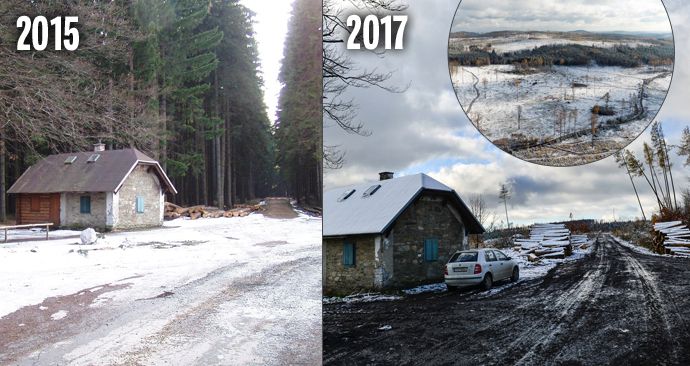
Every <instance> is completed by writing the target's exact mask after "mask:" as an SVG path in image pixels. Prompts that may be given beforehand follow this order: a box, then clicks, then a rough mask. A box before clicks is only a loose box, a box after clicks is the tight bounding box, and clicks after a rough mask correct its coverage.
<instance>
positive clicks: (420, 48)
mask: <svg viewBox="0 0 690 366" xmlns="http://www.w3.org/2000/svg"><path fill="white" fill-rule="evenodd" d="M466 1H467V0H466ZM408 3H409V4H410V7H409V9H408V11H407V13H408V14H409V17H410V21H409V25H408V29H407V31H406V40H405V47H406V49H405V50H404V51H401V52H388V53H387V54H386V55H385V57H383V58H379V57H376V56H374V55H370V54H367V53H365V52H350V53H349V55H351V56H352V58H353V60H355V61H357V62H358V63H359V64H360V65H361V66H362V67H366V68H369V69H373V68H377V69H378V70H379V71H382V72H383V71H389V70H390V71H395V74H394V77H393V78H392V79H391V80H390V83H391V84H392V85H398V86H404V85H407V84H408V83H409V84H410V87H409V89H408V90H407V91H406V92H405V93H401V94H392V93H387V92H385V91H382V90H380V89H375V88H371V89H353V90H350V91H349V92H348V93H349V96H350V97H352V98H353V99H354V101H355V102H356V103H357V104H358V105H359V110H358V114H359V120H361V121H362V122H364V123H365V124H366V126H367V127H368V128H369V129H370V130H371V132H372V135H371V136H369V137H361V136H356V135H348V134H346V133H344V132H343V131H342V130H340V129H339V128H338V127H334V126H332V124H330V123H328V121H325V127H324V143H325V144H326V145H340V146H341V148H342V149H343V150H345V151H346V154H347V155H346V157H345V158H346V163H345V164H346V165H345V166H344V167H343V168H342V169H339V170H326V171H325V179H324V184H325V186H326V189H333V188H335V187H339V186H343V185H347V184H354V183H361V182H367V181H372V180H376V179H378V175H377V172H380V171H388V170H390V171H394V172H396V175H397V176H400V175H406V174H413V173H420V172H421V173H428V174H430V175H431V176H432V177H435V178H437V179H439V180H440V181H442V182H444V183H446V184H447V185H449V186H451V187H452V188H454V189H455V190H456V191H457V192H458V193H459V194H460V196H461V197H463V198H464V199H465V200H466V201H467V200H468V199H469V197H471V196H472V195H473V194H482V195H484V197H485V199H486V200H487V202H488V203H489V204H490V206H491V208H492V209H493V210H494V211H495V212H496V213H497V214H500V215H504V213H503V207H502V206H500V207H499V205H498V199H497V196H498V185H499V183H500V182H503V181H510V182H512V185H513V199H512V200H511V201H510V205H509V215H510V220H511V222H516V223H520V224H525V223H532V222H541V221H552V220H566V219H568V217H569V214H570V213H571V212H572V213H573V216H574V217H575V218H594V219H611V218H612V216H613V215H614V210H615V216H616V218H618V219H620V218H632V217H637V216H641V215H640V210H639V207H638V205H637V200H636V199H635V195H634V193H633V190H632V187H631V185H630V181H629V179H628V177H627V175H626V174H625V172H624V171H623V170H620V169H618V168H617V167H616V164H615V162H614V161H613V158H607V159H604V160H602V161H599V162H596V163H593V164H589V165H585V166H580V167H570V168H558V167H543V166H539V165H535V164H531V163H527V162H524V161H521V160H519V159H517V158H514V157H512V156H511V155H508V154H506V153H504V152H503V151H501V150H499V149H498V148H496V147H494V146H493V145H492V144H491V143H490V142H488V141H487V140H486V139H485V138H484V137H483V136H482V135H480V134H479V133H478V132H477V131H476V129H475V128H474V127H473V126H472V125H471V124H470V122H469V121H468V120H467V118H466V117H465V115H464V113H463V112H462V109H461V107H460V105H459V104H458V102H457V99H456V97H455V93H454V92H453V88H452V84H451V81H450V77H449V74H448V63H447V42H448V32H449V29H450V24H451V22H452V20H453V14H454V12H455V9H456V7H457V1H456V0H433V1H425V2H423V5H420V4H421V2H412V1H409V2H408ZM511 3H518V2H511ZM520 3H521V2H520ZM549 3H553V4H559V3H561V2H555V1H553V2H549ZM666 6H667V7H668V10H669V13H670V17H671V22H672V23H673V25H674V27H675V28H674V32H675V37H676V38H675V41H676V70H675V73H674V76H673V81H672V85H671V89H670V91H669V94H668V97H667V99H666V102H665V104H664V106H663V107H662V110H661V112H660V115H659V116H658V118H659V119H661V120H663V122H664V124H663V126H664V129H665V130H666V134H667V137H668V139H669V140H670V143H677V142H678V141H679V138H680V132H681V130H682V128H683V127H685V126H687V125H690V108H688V101H689V97H690V92H688V90H687V85H690V74H689V72H690V54H689V51H688V50H690V37H689V35H690V4H689V3H686V2H684V1H682V0H667V1H666ZM627 7H631V6H627ZM627 7H626V8H627ZM644 140H649V135H648V133H647V132H645V133H644V134H643V135H642V136H641V137H639V138H638V139H637V140H635V142H633V144H632V145H631V148H633V149H637V151H640V149H639V147H640V146H641V143H642V141H644ZM688 170H690V168H688V167H683V166H682V164H681V163H680V162H677V163H676V165H675V168H674V178H675V179H676V184H677V186H683V187H688V186H689V185H690V183H689V181H688ZM637 183H638V189H639V190H640V193H641V195H642V196H643V197H642V198H643V204H644V207H645V209H646V213H647V216H648V217H649V216H650V215H651V213H652V212H653V209H654V205H655V201H654V199H653V198H652V195H651V192H650V190H649V189H648V188H646V187H645V184H644V183H643V182H642V181H640V180H638V181H637Z"/></svg>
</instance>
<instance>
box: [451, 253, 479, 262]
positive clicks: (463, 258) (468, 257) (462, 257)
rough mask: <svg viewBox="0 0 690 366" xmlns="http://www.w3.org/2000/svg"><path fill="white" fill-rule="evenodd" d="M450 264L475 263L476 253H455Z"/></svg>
mask: <svg viewBox="0 0 690 366" xmlns="http://www.w3.org/2000/svg"><path fill="white" fill-rule="evenodd" d="M450 261H451V262H476V261H477V252H460V253H455V254H453V256H452V257H451V258H450Z"/></svg>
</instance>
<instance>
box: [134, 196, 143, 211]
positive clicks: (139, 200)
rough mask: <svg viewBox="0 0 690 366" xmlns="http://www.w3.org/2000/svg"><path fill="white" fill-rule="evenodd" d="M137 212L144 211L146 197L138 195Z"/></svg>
mask: <svg viewBox="0 0 690 366" xmlns="http://www.w3.org/2000/svg"><path fill="white" fill-rule="evenodd" d="M136 206H137V213H144V197H141V196H137V204H136Z"/></svg>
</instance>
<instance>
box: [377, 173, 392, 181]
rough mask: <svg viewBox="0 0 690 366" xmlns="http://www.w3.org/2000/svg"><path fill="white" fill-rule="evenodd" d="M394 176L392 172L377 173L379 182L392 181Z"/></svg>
mask: <svg viewBox="0 0 690 366" xmlns="http://www.w3.org/2000/svg"><path fill="white" fill-rule="evenodd" d="M394 174H395V173H393V172H381V173H379V180H388V179H393V175H394Z"/></svg>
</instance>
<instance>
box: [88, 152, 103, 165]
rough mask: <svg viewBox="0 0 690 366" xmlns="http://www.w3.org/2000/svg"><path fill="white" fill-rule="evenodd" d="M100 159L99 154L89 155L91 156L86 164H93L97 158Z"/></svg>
mask: <svg viewBox="0 0 690 366" xmlns="http://www.w3.org/2000/svg"><path fill="white" fill-rule="evenodd" d="M100 157H101V154H91V156H89V160H87V161H86V162H87V163H95V162H96V160H98V158H100Z"/></svg>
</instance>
